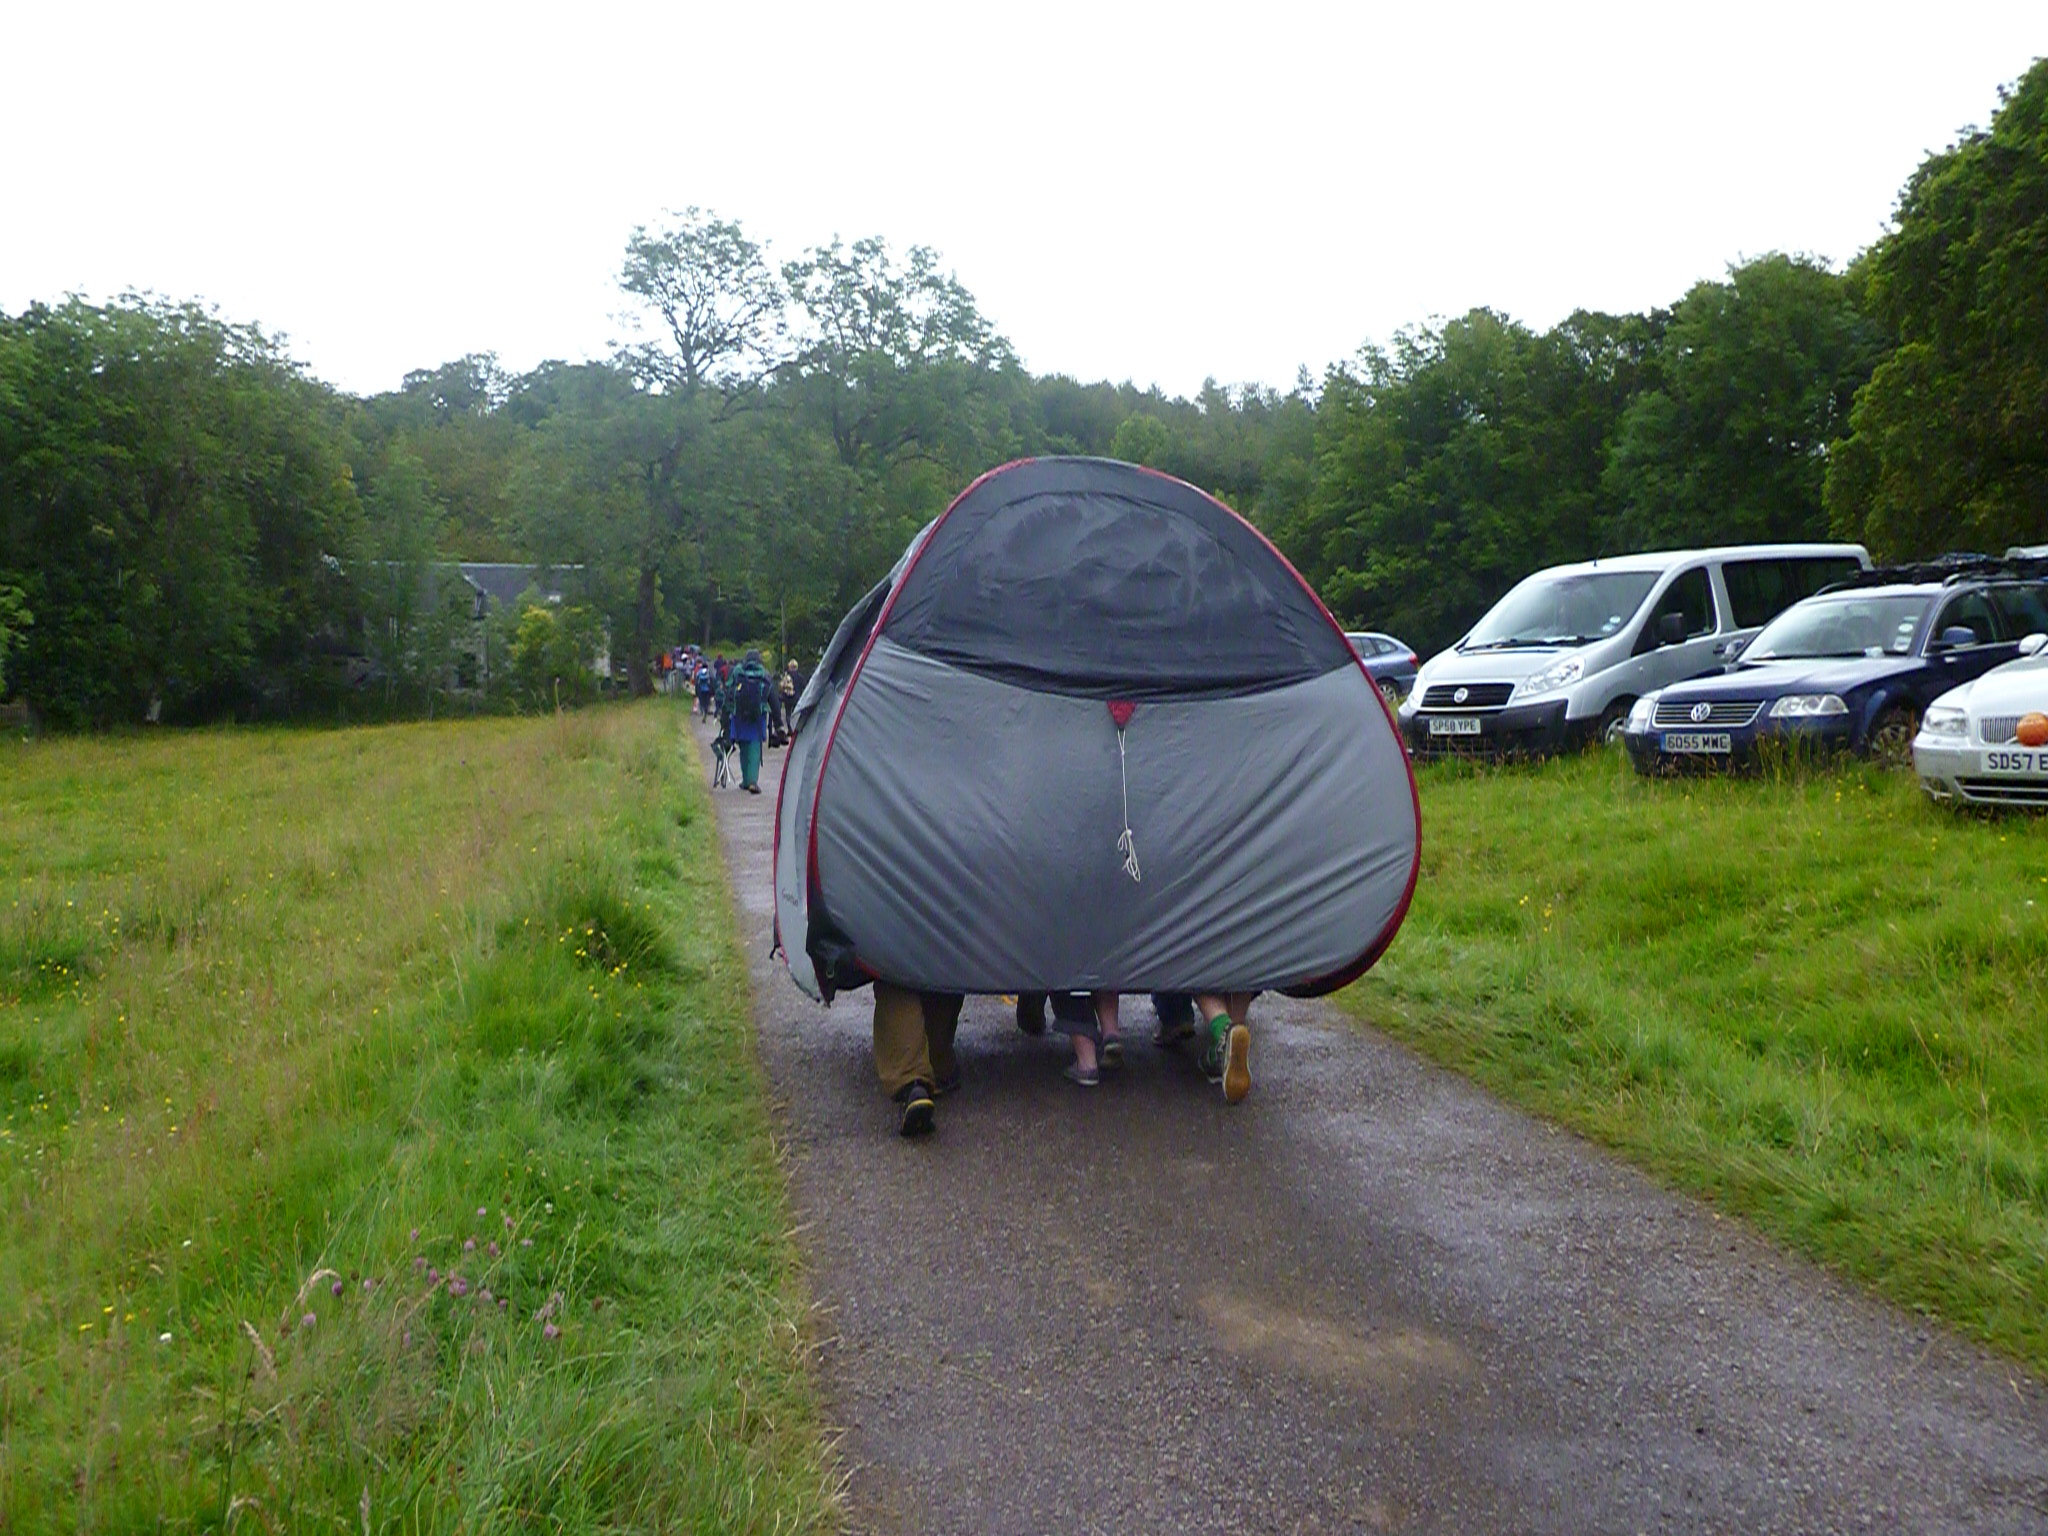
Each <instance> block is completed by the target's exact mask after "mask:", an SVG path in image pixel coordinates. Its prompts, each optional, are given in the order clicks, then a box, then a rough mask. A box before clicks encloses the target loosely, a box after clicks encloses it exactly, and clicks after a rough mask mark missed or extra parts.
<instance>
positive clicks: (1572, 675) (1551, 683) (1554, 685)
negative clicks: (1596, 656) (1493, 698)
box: [1508, 656, 1586, 704]
mask: <svg viewBox="0 0 2048 1536" xmlns="http://www.w3.org/2000/svg"><path fill="white" fill-rule="evenodd" d="M1585 675H1586V658H1585V657H1583V656H1567V657H1565V659H1564V660H1563V661H1557V662H1552V663H1551V664H1550V665H1549V666H1547V667H1545V668H1544V669H1543V670H1542V671H1541V672H1531V673H1530V674H1529V675H1528V676H1527V677H1525V678H1523V679H1522V680H1521V681H1520V682H1519V683H1517V684H1515V689H1514V692H1512V693H1510V694H1509V695H1508V702H1509V703H1510V704H1512V703H1514V701H1515V700H1516V699H1526V698H1531V697H1533V696H1534V695H1536V694H1539V693H1555V692H1557V690H1558V689H1560V688H1569V687H1571V685H1572V684H1573V683H1576V682H1577V681H1578V680H1579V679H1580V678H1582V677H1584V676H1585Z"/></svg>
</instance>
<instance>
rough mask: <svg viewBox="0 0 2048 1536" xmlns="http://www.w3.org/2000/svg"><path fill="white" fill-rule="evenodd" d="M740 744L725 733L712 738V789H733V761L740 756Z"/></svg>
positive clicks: (721, 732)
mask: <svg viewBox="0 0 2048 1536" xmlns="http://www.w3.org/2000/svg"><path fill="white" fill-rule="evenodd" d="M739 751H740V744H739V743H738V742H736V741H734V740H733V739H732V738H731V737H730V736H728V735H726V734H725V732H723V731H720V732H719V733H718V734H717V735H716V736H714V737H712V738H711V787H712V788H713V789H730V788H732V766H733V759H734V758H736V757H738V756H739Z"/></svg>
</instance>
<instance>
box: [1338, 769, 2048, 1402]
mask: <svg viewBox="0 0 2048 1536" xmlns="http://www.w3.org/2000/svg"><path fill="white" fill-rule="evenodd" d="M1418 781H1419V785H1420V790H1421V795H1422V811H1423V820H1424V823H1425V825H1426V826H1427V827H1428V828H1429V829H1430V833H1429V835H1428V836H1427V837H1425V838H1424V840H1423V870H1422V879H1421V882H1420V884H1419V885H1418V887H1417V889H1416V896H1415V904H1414V907H1413V909H1412V910H1411V912H1410V914H1409V917H1408V920H1407V922H1406V924H1405V925H1404V926H1403V928H1402V931H1401V935H1400V937H1399V939H1398V940H1397V941H1396V942H1395V944H1394V946H1393V947H1392V949H1391V950H1390V951H1389V952H1388V954H1387V956H1386V958H1385V959H1384V960H1383V961H1382V962H1381V963H1380V965H1379V966H1378V967H1376V968H1375V969H1374V971H1373V972H1372V973H1371V974H1370V975H1369V976H1368V977H1366V978H1365V980H1363V981H1362V982H1360V983H1359V984H1358V985H1357V986H1356V987H1354V988H1352V989H1350V990H1349V991H1348V992H1347V993H1346V994H1345V1000H1346V1002H1347V1004H1348V1005H1349V1006H1350V1007H1352V1008H1353V1009H1354V1010H1355V1011H1357V1012H1358V1013H1359V1014H1360V1015H1361V1016H1363V1017H1365V1018H1368V1019H1370V1020H1371V1021H1372V1022H1373V1024H1374V1025H1375V1026H1376V1027H1378V1028H1381V1029H1384V1030H1386V1031H1388V1032H1390V1033H1392V1034H1394V1035H1396V1036H1397V1037H1399V1038H1402V1039H1405V1040H1408V1041H1411V1042H1414V1043H1415V1044H1416V1045H1418V1046H1419V1047H1420V1048H1421V1049H1423V1050H1424V1051H1426V1052H1427V1053H1429V1054H1430V1055H1431V1056H1433V1057H1434V1058H1436V1059H1437V1060H1439V1061H1442V1062H1444V1063H1446V1064H1448V1065H1451V1066H1454V1067H1456V1068H1458V1069H1459V1070H1461V1071H1465V1072H1468V1073H1470V1074H1472V1075H1473V1076H1475V1077H1477V1078H1478V1079H1479V1080H1481V1081H1482V1082H1485V1083H1486V1084H1488V1085H1489V1086H1490V1087H1492V1088H1493V1089H1494V1090H1495V1091H1497V1092H1499V1093H1502V1094H1504V1095H1506V1096H1507V1097H1509V1098H1510V1099H1513V1100H1515V1101H1516V1102H1519V1103H1522V1104H1526V1105H1528V1106H1530V1107H1531V1108H1534V1109H1536V1110H1538V1111H1539V1112H1541V1113H1543V1114H1546V1115H1550V1116H1553V1117H1556V1118H1558V1119H1561V1120H1563V1121H1564V1122H1565V1123H1567V1124H1569V1125H1572V1126H1575V1127H1577V1128H1578V1129H1580V1130H1582V1131H1584V1132H1586V1133H1588V1134H1590V1135H1593V1136H1595V1137H1597V1138H1599V1139H1600V1140H1602V1141H1605V1142H1607V1143H1609V1144H1611V1145H1614V1146H1617V1147H1620V1148H1621V1149H1623V1150H1624V1151H1626V1152H1627V1153H1629V1154H1630V1155H1631V1156H1632V1157H1634V1158H1636V1159H1638V1160H1639V1161H1641V1162H1643V1163H1644V1164H1646V1165H1647V1166H1649V1167H1650V1168H1651V1169H1653V1170H1654V1171H1656V1172H1657V1173H1659V1174H1660V1175H1661V1176H1663V1177H1665V1178H1667V1179H1669V1180H1671V1181H1672V1182H1674V1183H1676V1184H1678V1185H1680V1186H1682V1187H1684V1188H1687V1189H1692V1190H1695V1191H1698V1192H1700V1193H1702V1194H1705V1195H1706V1196H1708V1197H1709V1198H1711V1199H1713V1200H1714V1201H1716V1202H1717V1203H1719V1204H1721V1205H1722V1206H1724V1207H1725V1208H1727V1209H1729V1210H1730V1211H1733V1212H1737V1213H1739V1214H1741V1215H1743V1216H1745V1217H1748V1218H1750V1219H1752V1220H1754V1221H1755V1222H1756V1223H1757V1224H1758V1225H1759V1226H1761V1227H1762V1228H1763V1229H1764V1230H1765V1231H1767V1232H1769V1233H1771V1234H1773V1235H1774V1236H1776V1237H1778V1238H1779V1239H1780V1240H1782V1241H1784V1242H1787V1243H1789V1244H1791V1245H1792V1246H1794V1247H1797V1248H1799V1249H1801V1250H1803V1251H1805V1252H1807V1253H1810V1254H1812V1255H1813V1256H1815V1257H1816V1258H1819V1259H1822V1260H1824V1261H1825V1262H1827V1263H1829V1264H1831V1265H1834V1266H1836V1267H1838V1268H1840V1269H1842V1270H1844V1271H1846V1272H1848V1273H1850V1274H1853V1275H1855V1276H1857V1277H1858V1278H1860V1279H1862V1280H1864V1281H1866V1282H1868V1283H1870V1284H1872V1285H1874V1286H1876V1287H1877V1288H1878V1289H1879V1290H1881V1291H1883V1292H1884V1293H1885V1294H1886V1295H1888V1296H1890V1297H1892V1298H1893V1299H1894V1300H1896V1301H1898V1302H1900V1303H1902V1304H1903V1305H1906V1306H1909V1307H1914V1308H1918V1309H1924V1310H1926V1311H1929V1312H1932V1313H1935V1314H1937V1315H1940V1316H1943V1317H1946V1318H1948V1319H1949V1320H1950V1321H1952V1322H1954V1323H1955V1324H1957V1325H1958V1326H1959V1327H1961V1328H1963V1329H1965V1330H1967V1331H1968V1332H1970V1333H1972V1334H1975V1335H1977V1336H1978V1337H1981V1338H1983V1339H1985V1340H1987V1341H1988V1342H1990V1343H1992V1344H1994V1345H1995V1346H1997V1347H1998V1348H2000V1349H2002V1350H2005V1351H2006V1352H2008V1353H2009V1354H2011V1355H2013V1356H2015V1357H2017V1358H2019V1359H2021V1360H2023V1361H2025V1362H2027V1363H2028V1364H2029V1365H2030V1366H2032V1367H2033V1368H2035V1369H2037V1370H2038V1369H2041V1368H2043V1367H2048V1266H2044V1265H2043V1263H2042V1262H2041V1261H2042V1258H2043V1252H2042V1246H2041V1244H2042V1232H2043V1230H2044V1221H2048V1131H2044V1127H2048V1034H2044V1032H2043V1030H2042V1029H2041V1027H2040V1021H2039V1008H2038V1004H2037V1000H2036V996H2035V994H2036V992H2037V991H2038V980H2039V978H2040V977H2041V976H2042V975H2044V974H2048V869H2044V868H2043V866H2042V864H2041V861H2040V860H2039V859H2038V858H2035V857H2029V853H2030V852H2032V851H2033V850H2035V849H2036V848H2038V845H2039V841H2040V833H2041V828H2040V827H2039V826H2038V825H2037V824H2035V823H2033V822H2030V821H2027V820H2025V819H2015V818H1984V817H1971V816H1958V815H1954V814H1951V813H1949V812H1947V811H1944V810H1942V809H1940V808H1938V807H1936V806H1933V805H1931V804H1930V803H1928V802H1927V801H1926V799H1925V797H1924V796H1923V795H1922V794H1921V793H1920V791H1919V789H1918V787H1917V786H1916V785H1915V783H1914V782H1913V779H1912V777H1911V775H1909V774H1901V773H1887V772H1885V771H1883V770H1880V769H1875V768H1870V767H1866V766H1861V765H1855V766H1841V767H1831V768H1827V769H1815V768H1808V769H1805V770H1803V771H1788V772H1783V773H1778V774H1774V775H1770V776H1766V777H1764V778H1761V779H1758V778H1754V777H1749V778H1729V777H1725V776H1714V777H1704V778H1685V779H1644V778H1640V777H1638V776H1637V775H1636V774H1634V773H1633V772H1632V771H1630V770H1629V768H1628V767H1627V766H1626V764H1625V763H1624V762H1623V761H1621V759H1620V758H1619V757H1618V755H1616V754H1612V753H1597V754H1594V755H1592V756H1590V757H1581V758H1573V759H1568V760H1563V761H1557V762H1552V763H1548V764H1544V765H1541V766H1539V767H1536V768H1511V769H1501V768H1498V767H1492V768H1489V767H1471V766H1466V765H1458V764H1445V765H1440V766H1431V767H1427V768H1425V769H1424V770H1423V771H1422V772H1421V773H1420V774H1419V775H1418Z"/></svg>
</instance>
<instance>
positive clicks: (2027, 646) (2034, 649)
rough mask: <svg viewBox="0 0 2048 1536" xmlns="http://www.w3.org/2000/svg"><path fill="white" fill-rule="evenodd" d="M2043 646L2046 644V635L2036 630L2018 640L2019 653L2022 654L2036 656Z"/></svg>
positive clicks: (2047, 643) (2047, 637) (2047, 636)
mask: <svg viewBox="0 0 2048 1536" xmlns="http://www.w3.org/2000/svg"><path fill="white" fill-rule="evenodd" d="M2043 646H2048V635H2044V634H2042V633H2040V631H2038V630H2036V631H2035V632H2034V633H2033V634H2031V635H2029V636H2027V638H2026V639H2024V640H2022V641H2021V642H2020V654H2021V655H2022V656H2038V655H2040V654H2041V648H2042V647H2043Z"/></svg>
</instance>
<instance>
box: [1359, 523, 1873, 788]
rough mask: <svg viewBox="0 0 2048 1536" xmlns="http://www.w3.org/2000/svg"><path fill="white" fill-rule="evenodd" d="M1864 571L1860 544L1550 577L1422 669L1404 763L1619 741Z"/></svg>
mask: <svg viewBox="0 0 2048 1536" xmlns="http://www.w3.org/2000/svg"><path fill="white" fill-rule="evenodd" d="M1869 568H1870V553H1869V551H1867V550H1866V549H1864V547H1863V546H1862V545H1861V544H1744V545H1732V546H1729V547H1727V548H1723V549H1685V550H1665V551H1661V552H1659V553H1655V554H1646V555H1618V556H1615V557H1613V558H1611V559H1605V560H1588V561H1585V562H1583V563H1582V564H1579V565H1558V566H1552V567H1551V568H1550V569H1549V570H1547V571H1538V572H1537V573H1536V574H1535V575H1533V576H1530V577H1528V578H1526V579H1524V580H1523V581H1521V582H1519V583H1517V584H1516V586H1515V587H1514V589H1513V590H1512V591H1510V592H1509V593H1508V595H1507V596H1506V597H1503V598H1502V599H1501V600H1500V601H1499V602H1497V603H1495V604H1494V605H1493V607H1491V608H1490V609H1488V610H1487V612H1486V617H1484V618H1483V619H1481V620H1480V621H1479V622H1478V623H1477V624H1474V625H1473V626H1472V628H1471V630H1470V631H1469V632H1468V633H1467V634H1466V635H1465V638H1464V639H1462V640H1460V641H1459V642H1458V643H1457V644H1456V645H1454V646H1452V647H1451V648H1450V649H1449V650H1447V651H1442V652H1440V653H1438V654H1437V655H1435V656H1432V657H1430V659H1429V660H1428V661H1427V662H1425V663H1424V664H1423V667H1422V670H1421V671H1420V672H1418V673H1417V674H1416V677H1415V687H1414V689H1413V690H1412V691H1411V692H1410V693H1409V695H1408V698H1407V700H1406V702H1404V703H1403V704H1402V705H1401V708H1400V711H1399V719H1400V723H1401V733H1402V735H1403V736H1405V737H1406V738H1407V741H1408V746H1409V748H1410V750H1411V751H1416V752H1430V751H1443V750H1445V749H1447V748H1458V747H1463V748H1468V749H1470V748H1476V749H1480V750H1485V751H1493V752H1553V751H1559V750H1563V749H1565V748H1569V747H1576V746H1580V745H1582V744H1584V743H1585V742H1587V741H1591V740H1595V739H1598V740H1613V739H1615V737H1616V736H1617V735H1618V734H1619V732H1620V730H1621V727H1622V724H1623V722H1625V721H1626V720H1627V719H1628V712H1629V707H1630V706H1631V705H1632V704H1634V703H1635V701H1636V700H1637V699H1638V698H1639V697H1641V696H1642V695H1643V694H1646V693H1648V692H1650V691H1651V690H1652V689H1656V688H1662V687H1665V686H1666V685H1667V684H1670V683H1677V682H1683V681H1685V680H1686V679H1687V678H1692V677H1700V676H1703V675H1705V674H1706V673H1709V672H1713V671H1715V670H1717V669H1718V668H1720V667H1722V666H1724V665H1726V664H1727V663H1728V662H1729V661H1731V660H1732V659H1733V658H1734V656H1735V653H1736V652H1738V651H1740V650H1741V649H1742V647H1743V646H1744V645H1746V644H1747V643H1748V642H1749V639H1750V637H1751V636H1753V635H1754V634H1755V633H1756V632H1757V631H1758V630H1759V629H1761V628H1762V627H1763V626H1764V625H1765V624H1767V623H1769V622H1770V621H1771V620H1772V619H1773V618H1775V617H1777V615H1778V614H1779V613H1781V612H1782V611H1783V610H1785V609H1786V608H1789V607H1790V606H1791V605H1792V604H1794V603H1796V602H1798V601H1799V600H1800V599H1801V598H1802V597H1810V596H1812V595H1813V594H1814V593H1815V592H1818V591H1819V590H1820V589H1821V588H1822V587H1825V586H1827V585H1828V584H1829V583H1831V582H1836V581H1841V580H1843V579H1844V578H1845V577H1847V576H1849V575H1851V574H1852V573H1853V572H1855V571H1858V570H1868V569H1869Z"/></svg>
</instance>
